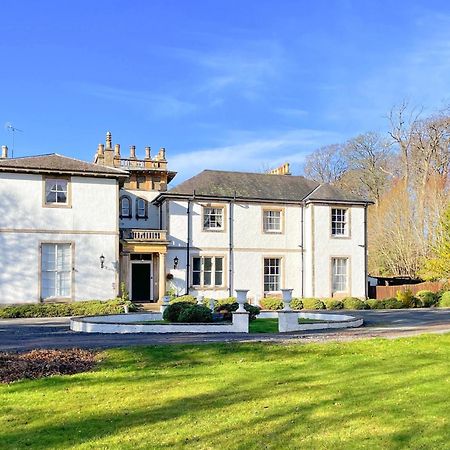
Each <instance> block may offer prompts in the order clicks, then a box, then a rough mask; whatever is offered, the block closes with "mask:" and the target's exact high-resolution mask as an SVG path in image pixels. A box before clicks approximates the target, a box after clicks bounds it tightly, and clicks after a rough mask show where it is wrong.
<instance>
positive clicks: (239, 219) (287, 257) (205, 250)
mask: <svg viewBox="0 0 450 450" xmlns="http://www.w3.org/2000/svg"><path fill="white" fill-rule="evenodd" d="M7 152H8V149H7V148H6V147H3V148H2V155H1V158H0V262H1V267H2V270H1V272H0V303H1V304H12V303H25V302H42V301H78V300H88V299H109V298H112V297H114V296H116V295H118V294H119V286H120V283H122V282H124V283H125V285H126V286H127V288H128V291H129V293H130V297H131V299H132V300H134V301H137V302H142V301H144V302H145V301H150V302H154V301H158V300H159V299H161V298H162V297H163V296H164V295H165V293H166V292H167V291H170V292H172V293H175V294H176V295H183V294H185V293H189V294H193V295H197V294H199V293H201V294H203V295H205V296H207V297H215V298H220V297H228V296H231V295H233V293H234V290H235V289H249V290H250V292H249V297H250V298H252V299H253V300H254V301H256V302H257V301H258V300H259V299H260V298H262V297H264V296H268V295H270V296H272V295H279V293H280V289H281V288H292V289H293V290H294V291H293V296H294V297H338V296H348V295H351V296H355V297H366V295H367V226H366V221H367V206H368V204H369V203H370V202H368V201H366V200H364V199H361V198H355V197H353V196H349V195H347V194H346V193H344V192H341V191H339V190H337V189H335V188H333V187H332V186H329V185H320V184H318V183H316V182H314V181H311V180H307V179H305V178H303V177H300V176H292V175H290V174H289V173H288V170H289V169H288V166H287V165H285V166H282V167H281V168H280V169H278V170H276V171H274V173H270V174H260V173H244V172H224V171H212V170H205V171H203V172H201V173H200V174H198V175H196V176H195V177H193V178H191V179H189V180H187V181H185V182H183V183H181V184H179V185H178V186H176V187H174V188H172V189H168V184H169V183H170V182H171V181H172V179H173V178H174V177H175V175H176V173H175V172H171V171H169V170H168V168H167V161H166V156H165V150H164V149H161V150H159V152H158V153H157V155H156V156H155V157H152V156H151V154H150V147H147V148H146V149H145V158H143V159H138V158H137V157H136V150H135V147H134V146H132V147H131V148H130V155H129V156H128V157H125V158H124V157H123V156H122V155H121V152H120V146H119V145H118V144H116V145H115V146H114V147H113V145H112V139H111V134H110V133H108V134H107V137H106V145H103V144H100V145H99V146H98V149H97V152H96V154H95V158H94V162H93V163H88V162H85V161H80V160H77V159H73V158H67V157H64V156H60V155H58V154H50V155H41V156H32V157H24V158H8V154H7Z"/></svg>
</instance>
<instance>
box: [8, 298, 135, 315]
mask: <svg viewBox="0 0 450 450" xmlns="http://www.w3.org/2000/svg"><path fill="white" fill-rule="evenodd" d="M126 304H127V305H128V308H129V311H137V309H138V308H137V306H136V305H135V304H134V303H131V302H129V301H128V302H127V301H124V300H122V299H114V300H108V301H100V300H89V301H82V302H71V303H33V304H27V305H19V306H7V307H5V308H0V317H1V318H3V319H17V318H33V317H70V316H96V315H100V314H120V313H123V312H124V305H126Z"/></svg>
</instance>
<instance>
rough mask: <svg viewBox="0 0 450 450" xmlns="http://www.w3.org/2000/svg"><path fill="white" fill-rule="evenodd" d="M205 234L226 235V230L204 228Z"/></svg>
mask: <svg viewBox="0 0 450 450" xmlns="http://www.w3.org/2000/svg"><path fill="white" fill-rule="evenodd" d="M202 231H204V232H205V233H224V232H225V231H226V230H225V228H220V229H216V228H212V229H209V228H203V230H202Z"/></svg>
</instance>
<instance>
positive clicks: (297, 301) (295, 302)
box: [291, 298, 303, 310]
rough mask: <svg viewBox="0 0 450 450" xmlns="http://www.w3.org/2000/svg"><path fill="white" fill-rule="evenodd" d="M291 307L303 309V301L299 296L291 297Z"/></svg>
mask: <svg viewBox="0 0 450 450" xmlns="http://www.w3.org/2000/svg"><path fill="white" fill-rule="evenodd" d="M291 308H292V309H295V310H297V309H303V301H302V299H301V298H293V299H292V301H291Z"/></svg>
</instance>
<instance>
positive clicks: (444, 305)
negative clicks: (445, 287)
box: [439, 291, 450, 308]
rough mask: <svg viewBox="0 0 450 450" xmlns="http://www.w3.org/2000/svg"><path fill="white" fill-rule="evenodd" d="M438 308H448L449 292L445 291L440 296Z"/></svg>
mask: <svg viewBox="0 0 450 450" xmlns="http://www.w3.org/2000/svg"><path fill="white" fill-rule="evenodd" d="M439 306H440V307H441V308H450V291H446V292H444V293H443V294H442V296H441V299H440V300H439Z"/></svg>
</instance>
